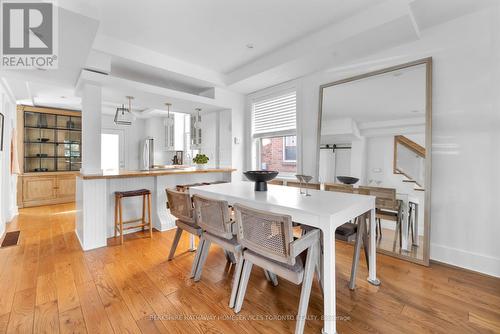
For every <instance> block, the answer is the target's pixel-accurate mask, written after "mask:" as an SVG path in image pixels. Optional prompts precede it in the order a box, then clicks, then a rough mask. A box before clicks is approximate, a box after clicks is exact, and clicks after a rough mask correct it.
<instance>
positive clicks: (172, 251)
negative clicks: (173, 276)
mask: <svg viewBox="0 0 500 334" xmlns="http://www.w3.org/2000/svg"><path fill="white" fill-rule="evenodd" d="M181 235H182V229H180V228H177V230H176V231H175V237H174V242H172V246H171V247H170V253H169V254H168V260H169V261H170V260H172V259H173V258H174V255H175V250H176V249H177V245H178V244H179V240H180V239H181Z"/></svg>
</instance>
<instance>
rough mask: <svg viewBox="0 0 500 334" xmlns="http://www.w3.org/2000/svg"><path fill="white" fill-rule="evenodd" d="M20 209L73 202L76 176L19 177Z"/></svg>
mask: <svg viewBox="0 0 500 334" xmlns="http://www.w3.org/2000/svg"><path fill="white" fill-rule="evenodd" d="M19 186H20V189H18V191H19V192H20V194H22V195H21V196H20V197H21V203H18V204H19V206H20V207H31V206H40V205H49V204H59V203H69V202H74V201H75V191H76V175H75V174H51V175H31V174H30V175H27V174H25V175H21V176H20V182H19Z"/></svg>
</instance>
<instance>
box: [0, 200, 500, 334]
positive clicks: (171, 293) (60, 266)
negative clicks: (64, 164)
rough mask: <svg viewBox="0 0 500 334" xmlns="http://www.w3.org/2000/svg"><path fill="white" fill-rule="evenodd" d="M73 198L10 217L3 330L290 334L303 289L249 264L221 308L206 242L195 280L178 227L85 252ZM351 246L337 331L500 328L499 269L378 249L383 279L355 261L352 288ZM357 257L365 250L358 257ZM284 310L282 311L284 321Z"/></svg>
mask: <svg viewBox="0 0 500 334" xmlns="http://www.w3.org/2000/svg"><path fill="white" fill-rule="evenodd" d="M74 220H75V212H74V205H73V204H63V205H55V206H46V207H38V208H27V209H23V210H21V212H20V215H19V217H18V218H17V219H16V220H15V221H14V222H12V223H11V224H10V225H9V226H8V230H9V231H10V230H15V229H17V228H19V229H20V230H21V239H20V242H19V245H18V246H13V247H9V248H2V249H0V334H1V333H31V332H33V333H189V334H196V333H200V334H202V333H239V334H245V333H273V334H274V333H292V332H293V330H294V328H295V322H294V321H293V320H287V319H286V318H287V317H289V316H293V315H295V313H296V310H297V307H298V303H299V293H300V288H299V287H297V286H295V285H293V284H290V283H288V282H286V281H285V280H283V279H281V280H280V284H279V286H277V287H272V286H271V285H270V284H269V283H268V282H267V281H266V280H265V278H264V275H263V273H262V270H259V269H258V268H255V269H254V270H253V272H252V276H251V279H250V283H249V288H248V292H247V296H246V299H245V302H244V304H243V310H242V312H241V313H240V314H239V315H238V316H235V315H234V313H233V311H232V310H231V309H229V308H228V307H227V303H228V300H229V294H230V291H231V277H232V271H233V269H232V268H230V267H229V266H228V265H226V262H225V258H224V255H223V253H222V251H221V250H220V249H218V248H216V247H213V249H212V250H211V253H210V255H209V257H208V260H207V264H206V267H205V270H204V272H203V276H202V280H201V282H199V283H194V282H193V281H192V280H190V279H189V278H188V274H189V271H190V266H191V262H192V260H193V257H194V254H193V253H189V252H186V251H185V250H186V249H187V247H188V240H187V238H186V237H184V238H183V239H182V240H181V243H180V245H179V249H178V252H177V256H176V258H175V259H174V260H173V261H170V262H169V261H167V260H166V258H167V254H168V251H169V247H170V244H171V242H172V239H173V236H174V233H173V231H168V232H163V233H160V232H155V233H154V235H153V239H149V238H146V237H145V236H146V235H144V236H142V235H141V234H135V235H132V236H130V237H127V238H126V242H125V244H124V245H123V246H120V245H119V244H118V243H117V242H116V241H115V240H113V239H110V241H109V245H108V247H105V248H101V249H97V250H93V251H89V252H85V253H84V252H82V251H81V249H80V245H79V243H78V240H77V238H76V236H75V234H74V232H73V231H74ZM351 256H352V247H351V246H350V245H347V244H345V243H338V244H337V305H338V306H337V310H338V316H339V317H341V321H338V332H339V333H398V334H399V333H500V279H496V278H492V277H486V276H482V275H479V274H474V273H471V272H467V271H462V270H457V269H452V268H449V267H446V266H442V265H437V264H433V265H432V266H431V267H430V268H425V267H421V266H418V265H414V264H410V263H407V262H404V261H401V260H397V259H394V258H391V257H388V256H383V255H379V256H378V276H379V278H380V279H381V281H382V285H381V286H380V287H378V288H377V287H374V286H371V285H369V284H368V283H367V282H366V280H365V277H366V276H367V269H366V265H365V263H364V261H362V262H361V267H360V272H359V275H358V280H357V289H356V291H354V292H351V291H349V290H348V288H347V281H348V279H349V271H350V261H351ZM361 258H363V257H361ZM321 315H322V297H321V293H320V290H319V287H318V285H317V284H316V282H315V283H314V286H313V292H312V296H311V303H310V306H309V316H310V318H311V320H308V321H307V322H306V329H305V331H306V333H320V330H321V327H322V322H321V320H320V319H321ZM283 319H285V320H283Z"/></svg>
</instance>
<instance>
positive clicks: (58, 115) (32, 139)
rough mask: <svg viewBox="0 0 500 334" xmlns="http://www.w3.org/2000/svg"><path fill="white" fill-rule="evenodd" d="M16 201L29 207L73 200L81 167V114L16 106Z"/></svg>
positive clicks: (72, 111) (22, 205)
mask: <svg viewBox="0 0 500 334" xmlns="http://www.w3.org/2000/svg"><path fill="white" fill-rule="evenodd" d="M17 126H18V128H17V133H18V134H19V135H18V138H17V140H18V145H17V147H18V156H19V157H20V158H21V159H19V168H20V170H21V172H22V174H20V175H19V178H18V194H17V202H18V206H19V207H21V208H22V207H30V206H39V205H48V204H58V203H67V202H74V201H75V187H76V175H77V174H78V173H79V170H80V167H81V134H82V126H81V113H80V112H78V111H74V110H65V109H56V108H42V107H33V106H24V105H19V106H17Z"/></svg>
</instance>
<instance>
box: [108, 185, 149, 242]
mask: <svg viewBox="0 0 500 334" xmlns="http://www.w3.org/2000/svg"><path fill="white" fill-rule="evenodd" d="M136 196H142V217H141V218H137V219H132V220H127V221H123V217H122V198H125V197H136ZM146 198H147V201H146ZM146 202H147V206H148V221H147V223H146ZM136 222H141V224H137V225H130V226H126V227H123V225H125V224H131V223H136ZM146 226H148V227H149V237H150V238H152V237H153V224H152V223H151V192H150V191H149V190H147V189H140V190H130V191H115V238H116V234H117V232H119V233H120V244H123V231H124V230H129V229H132V228H139V227H140V228H142V230H143V231H144V228H145V227H146Z"/></svg>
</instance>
